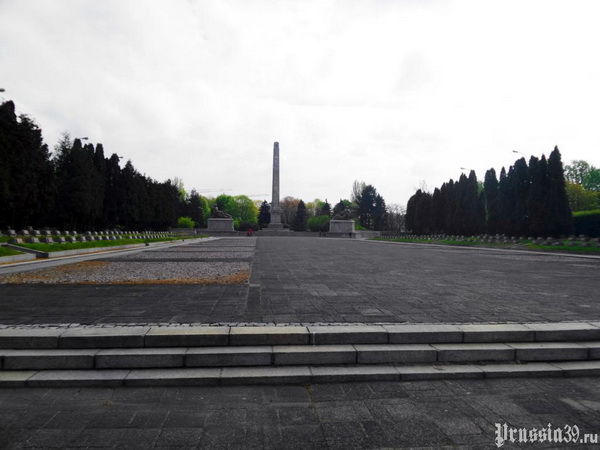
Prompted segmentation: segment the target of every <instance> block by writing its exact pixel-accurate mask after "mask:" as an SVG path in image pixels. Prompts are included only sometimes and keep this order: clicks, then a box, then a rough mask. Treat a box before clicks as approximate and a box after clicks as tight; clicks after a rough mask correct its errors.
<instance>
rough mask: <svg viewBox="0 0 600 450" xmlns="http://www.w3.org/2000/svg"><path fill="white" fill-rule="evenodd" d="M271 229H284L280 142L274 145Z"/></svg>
mask: <svg viewBox="0 0 600 450" xmlns="http://www.w3.org/2000/svg"><path fill="white" fill-rule="evenodd" d="M267 228H269V229H273V230H277V229H282V228H283V224H282V223H281V207H280V206H279V142H275V144H274V145H273V191H272V197H271V222H270V223H269V226H268V227H267Z"/></svg>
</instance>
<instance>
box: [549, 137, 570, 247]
mask: <svg viewBox="0 0 600 450" xmlns="http://www.w3.org/2000/svg"><path fill="white" fill-rule="evenodd" d="M548 183H549V192H548V195H549V197H550V198H549V201H548V209H549V211H548V214H549V223H548V229H547V231H548V233H549V234H550V235H552V236H560V235H568V234H569V233H571V231H572V228H573V219H572V213H571V208H570V206H569V198H568V196H567V188H566V182H565V176H564V170H563V165H562V161H561V155H560V151H559V150H558V147H554V150H553V151H552V153H550V157H549V158H548Z"/></svg>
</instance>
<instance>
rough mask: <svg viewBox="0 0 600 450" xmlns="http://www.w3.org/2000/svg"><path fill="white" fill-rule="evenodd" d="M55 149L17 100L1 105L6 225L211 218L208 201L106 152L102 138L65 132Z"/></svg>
mask: <svg viewBox="0 0 600 450" xmlns="http://www.w3.org/2000/svg"><path fill="white" fill-rule="evenodd" d="M54 150H55V151H54V153H53V154H52V153H51V152H50V151H49V149H48V146H47V145H46V144H45V143H44V142H43V139H42V131H41V129H40V128H39V127H38V126H37V124H36V123H35V122H34V121H33V120H32V119H31V118H29V117H28V116H26V115H20V116H19V117H17V116H16V114H15V105H14V103H13V102H12V101H7V102H4V103H2V104H1V105H0V161H1V164H0V226H1V227H3V228H7V227H10V228H14V229H22V228H24V227H26V226H33V227H35V228H41V227H44V226H48V227H56V228H59V229H66V230H77V229H80V230H81V229H85V230H91V229H106V228H115V227H121V228H123V229H127V230H133V229H144V230H150V229H154V230H161V229H166V228H168V227H170V226H172V225H174V224H175V222H176V220H177V217H179V216H193V217H194V218H195V219H194V220H197V221H198V222H199V223H203V222H204V221H205V219H206V217H205V216H206V213H205V210H206V209H205V208H202V203H203V200H202V199H201V197H200V196H199V195H198V194H197V193H196V192H194V191H192V194H191V195H187V194H185V192H183V195H182V192H181V191H180V189H179V188H178V186H177V185H176V183H174V182H172V181H171V180H167V181H164V182H158V181H156V180H154V179H152V178H150V177H147V176H146V175H142V174H140V173H139V172H138V171H137V170H136V169H135V167H134V166H133V164H132V163H131V161H127V163H126V164H125V166H124V167H123V168H121V167H120V160H121V158H120V157H119V156H118V155H117V154H115V153H113V154H112V155H111V156H110V157H105V154H104V148H103V146H102V144H97V145H96V146H94V145H92V144H85V145H84V144H83V142H82V139H74V140H71V138H70V137H69V135H68V134H66V133H65V134H64V135H63V137H62V139H61V140H60V142H59V143H58V144H57V145H56V146H55V148H54Z"/></svg>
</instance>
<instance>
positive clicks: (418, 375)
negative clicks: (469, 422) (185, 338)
mask: <svg viewBox="0 0 600 450" xmlns="http://www.w3.org/2000/svg"><path fill="white" fill-rule="evenodd" d="M598 375H600V361H585V362H554V363H532V364H494V365H475V364H448V365H416V366H371V365H365V366H360V367H356V366H350V367H343V366H319V367H312V366H293V367H232V368H222V369H216V368H215V369H212V368H211V369H196V368H193V369H133V370H41V371H4V372H0V388H13V387H121V386H147V387H150V386H188V385H189V386H192V385H193V386H198V385H204V386H207V385H208V386H217V385H255V384H311V383H330V382H347V381H381V380H386V381H400V382H401V381H421V380H448V379H471V378H479V379H482V378H513V377H548V376H553V377H562V376H564V377H583V376H598Z"/></svg>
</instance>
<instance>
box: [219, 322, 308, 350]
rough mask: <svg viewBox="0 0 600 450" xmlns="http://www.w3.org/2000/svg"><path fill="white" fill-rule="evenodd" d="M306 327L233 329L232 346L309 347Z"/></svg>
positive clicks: (231, 333) (231, 332)
mask: <svg viewBox="0 0 600 450" xmlns="http://www.w3.org/2000/svg"><path fill="white" fill-rule="evenodd" d="M308 343H309V334H308V330H307V329H306V327H296V326H290V327H232V328H231V331H230V333H229V344H230V345H234V346H235V345H252V346H257V345H308Z"/></svg>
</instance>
